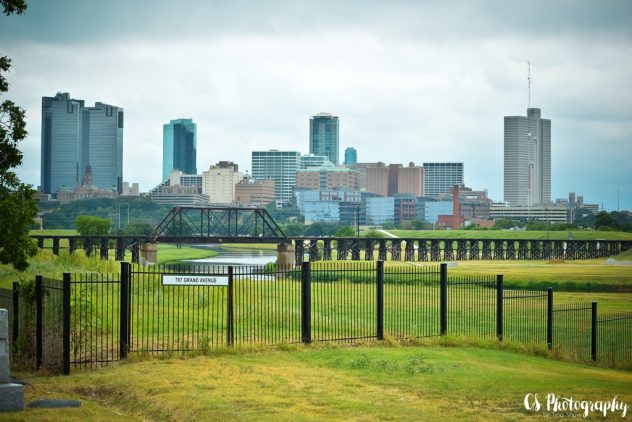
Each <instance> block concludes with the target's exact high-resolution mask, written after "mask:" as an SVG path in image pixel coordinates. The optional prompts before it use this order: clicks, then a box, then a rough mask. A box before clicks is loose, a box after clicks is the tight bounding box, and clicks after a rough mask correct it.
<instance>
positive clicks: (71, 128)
mask: <svg viewBox="0 0 632 422" xmlns="http://www.w3.org/2000/svg"><path fill="white" fill-rule="evenodd" d="M123 115H124V113H123V109H122V108H120V107H116V106H112V105H108V104H104V103H100V102H97V103H96V104H95V105H94V107H85V102H84V100H76V99H72V98H70V94H68V93H58V94H57V95H55V96H54V97H42V163H41V185H40V191H41V192H43V193H48V194H53V195H56V194H57V192H58V191H59V190H60V189H62V188H65V189H74V188H75V187H77V186H79V185H81V184H82V181H83V176H84V173H85V172H86V169H88V167H90V168H91V172H92V181H93V184H94V186H96V187H98V188H100V189H108V190H115V191H116V192H118V193H119V194H120V193H121V191H122V188H123Z"/></svg>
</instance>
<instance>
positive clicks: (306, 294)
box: [301, 261, 312, 343]
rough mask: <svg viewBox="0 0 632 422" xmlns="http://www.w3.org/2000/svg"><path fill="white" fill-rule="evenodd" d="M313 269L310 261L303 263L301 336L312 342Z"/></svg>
mask: <svg viewBox="0 0 632 422" xmlns="http://www.w3.org/2000/svg"><path fill="white" fill-rule="evenodd" d="M311 281H312V269H311V263H310V262H309V261H305V262H303V264H302V265H301V338H302V340H303V343H311V342H312V287H311Z"/></svg>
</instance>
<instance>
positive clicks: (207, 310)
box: [0, 261, 632, 374]
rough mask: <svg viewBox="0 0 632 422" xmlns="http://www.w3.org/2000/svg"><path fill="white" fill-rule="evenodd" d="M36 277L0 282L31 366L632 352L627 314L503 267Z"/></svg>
mask: <svg viewBox="0 0 632 422" xmlns="http://www.w3.org/2000/svg"><path fill="white" fill-rule="evenodd" d="M34 285H35V289H34V294H33V293H29V288H28V287H27V286H22V287H18V286H16V287H15V288H14V290H13V291H12V292H11V293H9V291H6V290H4V291H3V290H0V305H2V304H6V306H11V307H12V308H11V309H12V310H13V315H14V321H18V323H17V324H16V323H15V322H14V323H13V324H12V338H13V339H18V338H20V339H22V340H20V341H18V342H17V343H19V344H27V345H28V344H31V343H32V347H31V346H29V347H22V349H23V350H26V351H27V352H28V353H30V354H29V356H31V357H32V358H33V367H35V368H39V367H42V366H44V367H47V368H49V369H50V370H53V371H59V370H60V368H61V372H63V373H66V374H67V373H69V372H70V369H71V367H72V368H73V369H84V368H91V367H95V366H101V365H106V364H108V363H109V362H112V361H116V360H119V359H122V358H125V357H126V356H127V354H128V353H141V354H142V353H147V354H158V353H165V352H167V353H171V352H176V353H177V352H188V351H194V350H197V351H203V352H204V351H208V350H211V349H213V348H217V347H221V346H231V345H239V344H281V343H299V342H304V343H310V342H323V341H353V340H358V339H372V338H375V339H384V338H386V337H389V338H396V339H403V338H417V337H430V336H437V335H456V336H471V337H486V338H489V337H494V336H497V337H498V339H499V340H503V339H507V340H512V341H517V342H521V343H533V344H547V345H548V347H549V348H551V349H554V350H555V351H556V353H558V354H559V355H562V356H565V357H568V358H571V359H576V360H581V361H585V360H590V359H592V360H598V361H599V362H601V363H602V364H604V365H608V366H626V365H627V366H629V365H630V363H632V362H631V361H632V359H631V356H630V355H631V354H632V352H631V350H632V344H631V342H632V313H622V314H614V315H603V316H601V317H600V318H597V306H596V303H589V304H569V305H555V306H554V303H553V292H552V290H551V289H549V290H548V291H539V290H520V291H517V290H504V287H503V285H504V283H503V278H502V276H474V277H472V276H468V277H454V276H452V275H450V276H449V275H448V266H447V264H441V265H434V264H431V265H426V264H422V263H414V264H408V265H406V264H390V265H386V264H385V263H384V262H383V261H377V262H374V261H367V262H345V263H341V262H337V263H335V262H316V263H310V262H304V263H303V264H302V265H301V266H297V267H287V268H280V267H277V266H276V265H266V266H263V267H262V266H243V267H232V266H207V265H204V266H202V265H165V266H155V267H146V266H138V265H134V266H130V264H128V263H122V265H121V273H120V274H78V275H74V276H72V275H71V274H68V273H66V274H64V278H63V280H62V281H59V280H48V279H43V278H42V277H37V279H36V282H35V283H34ZM31 292H32V290H31ZM15 304H17V305H18V306H17V307H16V306H14V305H15ZM17 315H19V319H17V320H16V319H15V316H17ZM29 318H30V319H31V320H34V322H29ZM18 333H19V336H18ZM15 342H16V341H15V340H14V343H15ZM29 342H31V343H29ZM14 349H16V347H14ZM29 351H30V352H29ZM60 356H61V358H60Z"/></svg>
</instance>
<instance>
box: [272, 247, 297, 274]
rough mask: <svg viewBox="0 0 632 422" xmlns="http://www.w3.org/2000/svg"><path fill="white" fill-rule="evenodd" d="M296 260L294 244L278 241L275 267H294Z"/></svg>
mask: <svg viewBox="0 0 632 422" xmlns="http://www.w3.org/2000/svg"><path fill="white" fill-rule="evenodd" d="M295 260H296V256H295V249H294V245H292V244H291V243H279V244H278V245H277V260H276V263H277V269H291V268H294V261H295Z"/></svg>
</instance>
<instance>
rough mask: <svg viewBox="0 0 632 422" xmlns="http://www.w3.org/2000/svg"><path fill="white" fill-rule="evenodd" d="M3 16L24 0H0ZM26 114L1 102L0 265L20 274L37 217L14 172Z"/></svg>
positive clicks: (4, 60) (4, 68)
mask: <svg viewBox="0 0 632 422" xmlns="http://www.w3.org/2000/svg"><path fill="white" fill-rule="evenodd" d="M1 4H2V8H3V13H4V14H5V15H7V16H8V15H11V14H13V13H17V14H18V15H20V14H22V13H24V11H25V10H26V3H25V2H24V0H1ZM10 68H11V59H9V58H8V57H6V56H1V57H0V95H2V94H3V93H5V92H7V91H8V90H9V82H8V81H7V79H6V78H5V77H4V73H6V72H8V71H9V69H10ZM24 114H25V111H24V109H23V108H21V107H19V106H17V105H16V104H15V103H14V102H13V101H10V100H4V101H2V103H0V222H2V224H0V263H3V264H11V265H13V267H14V268H15V269H17V270H19V271H24V270H26V269H27V268H28V265H29V264H28V258H29V257H31V256H33V255H35V254H36V253H37V248H36V246H35V244H34V243H33V241H32V240H31V239H30V238H29V228H30V226H31V224H32V223H33V219H34V218H35V216H36V215H37V203H36V202H35V198H34V194H35V191H34V190H33V189H32V188H31V187H30V186H29V185H25V184H24V183H22V182H21V181H20V179H19V178H18V176H17V175H16V174H15V172H14V171H13V169H14V168H15V167H18V166H19V165H20V164H22V152H21V151H20V149H19V148H18V144H19V143H20V142H21V141H22V140H24V138H25V137H26V134H27V132H26V121H25V119H24Z"/></svg>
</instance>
